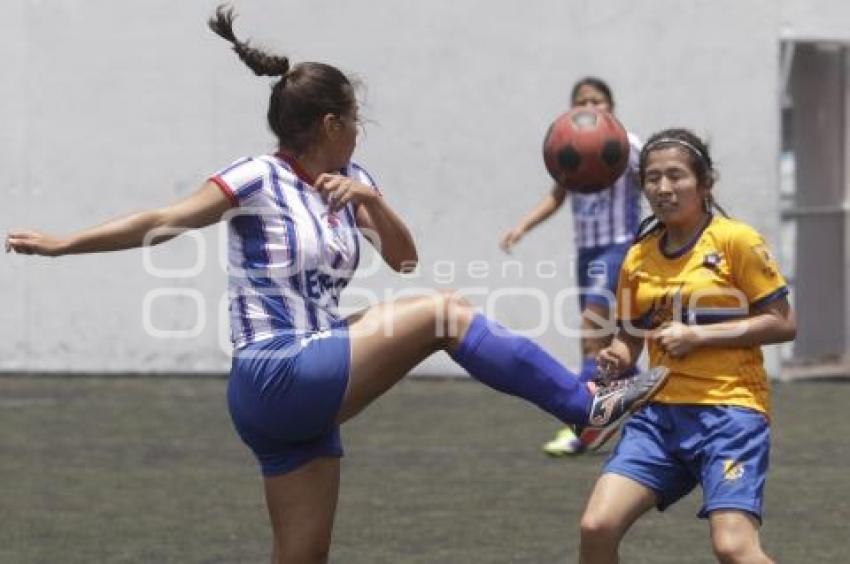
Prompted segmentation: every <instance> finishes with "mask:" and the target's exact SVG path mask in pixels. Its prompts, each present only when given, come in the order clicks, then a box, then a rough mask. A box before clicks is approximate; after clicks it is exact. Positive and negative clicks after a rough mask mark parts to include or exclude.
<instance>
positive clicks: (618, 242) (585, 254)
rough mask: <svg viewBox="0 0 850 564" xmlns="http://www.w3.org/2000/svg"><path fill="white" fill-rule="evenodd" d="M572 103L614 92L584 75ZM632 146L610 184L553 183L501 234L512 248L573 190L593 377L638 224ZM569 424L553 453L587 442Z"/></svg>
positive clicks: (584, 341) (552, 444) (608, 103)
mask: <svg viewBox="0 0 850 564" xmlns="http://www.w3.org/2000/svg"><path fill="white" fill-rule="evenodd" d="M571 100H572V107H574V108H578V107H591V108H593V109H596V110H599V111H604V112H613V111H614V95H613V94H612V93H611V89H610V88H609V87H608V84H606V83H605V82H604V81H603V80H601V79H599V78H595V77H586V78H583V79H581V80H579V81H578V82H576V83H575V85H573V89H572V94H571ZM628 137H629V144H630V146H631V151H630V153H629V162H628V165H627V167H626V171H625V172H624V173H623V174H622V176H620V178H618V179H617V180H616V182H614V184H612V185H611V186H609V187H607V188H605V189H603V190H600V191H598V192H594V193H592V194H579V193H570V192H568V191H567V189H566V187H564V186H560V185H558V184H555V185H554V186H553V187H552V190H551V191H550V193H549V194H547V195H546V196H545V197H544V198H543V199H542V200H541V201H540V202H539V203H538V204H537V206H535V208H534V209H532V210H531V211H530V212H529V213H528V214H527V215H526V216H525V217H523V218H522V220H520V222H519V223H518V224H517V225H516V226H515V227H514V228H513V229H511V230H510V231H508V232H507V233H505V235H503V237H502V241H501V246H502V249H503V250H505V252H510V250H511V249H512V248H513V246H514V245H516V244H517V243H518V242H519V240H520V239H522V237H523V236H524V235H525V234H526V233H528V232H529V231H531V230H532V229H534V228H535V227H536V226H537V225H539V224H540V223H542V222H544V221H545V220H546V219H548V218H549V217H551V216H552V214H554V213H555V212H556V211H558V210H559V209H560V208H561V206H562V205H563V203H564V201H565V200H566V198H567V196H568V195H569V197H570V201H571V205H572V206H571V207H572V217H573V232H574V243H575V247H576V249H577V257H576V258H577V261H576V279H577V282H578V287H579V288H580V289H581V292H580V294H579V309H580V310H581V314H582V338H581V354H582V366H581V370H580V372H579V377H580V378H581V379H582V380H583V381H589V380H591V379H593V378H595V377H596V376H597V366H596V355H597V354H598V353H599V351H600V350H602V348H604V347H605V346H607V345H608V343H610V341H611V337H612V335H608V334H605V333H606V332H605V330H604V329H603V328H602V326H600V324H599V323H598V322H597V321H596V320H597V319H609V316H610V312H611V308H612V303H611V302H612V300H613V296H614V293H615V292H616V290H617V275H618V274H619V272H620V265H621V264H622V263H623V258H624V257H625V256H626V251H628V249H629V246H631V244H632V242H633V241H634V237H635V235H636V234H637V228H638V224H639V223H640V184H639V182H638V179H637V167H638V154H639V153H640V140H639V139H638V138H637V136H636V135H635V134H633V133H629V134H628ZM587 446H589V445H588V444H584V443H583V442H582V440H581V439H580V438H579V437H578V436H576V433H575V431H574V429H573V428H572V427H571V426H567V427H564V428H562V429H561V430H559V431H558V432H557V434H556V435H555V437H554V438H553V439H552V440H551V441H548V442H547V443H545V444H544V445H543V451H544V452H545V453H546V454H548V455H550V456H564V455H568V454H577V453H580V452H582V451H583V450H584V449H585V447H587Z"/></svg>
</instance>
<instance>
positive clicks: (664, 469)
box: [603, 403, 770, 520]
mask: <svg viewBox="0 0 850 564" xmlns="http://www.w3.org/2000/svg"><path fill="white" fill-rule="evenodd" d="M769 455H770V426H769V424H768V422H767V419H766V418H765V416H764V415H763V414H762V413H759V412H758V411H755V410H752V409H747V408H743V407H734V406H712V405H704V406H703V405H699V406H698V405H665V404H659V403H652V404H649V405H648V406H646V407H645V408H643V409H642V410H640V411H639V412H637V413H636V414H635V415H633V416H632V417H631V419H629V421H628V422H627V423H626V425H625V426H624V427H623V433H622V436H621V438H620V442H619V443H618V444H617V446H616V448H615V449H614V452H613V453H612V454H611V457H610V458H609V459H608V461H607V462H606V463H605V466H604V468H603V472H608V473H613V474H620V475H622V476H626V477H627V478H631V479H632V480H635V481H636V482H639V483H641V484H643V485H644V486H646V487H648V488H650V489H651V490H654V491H655V493H656V494H657V495H658V509H659V510H661V511H663V510H664V509H666V508H667V507H669V506H670V505H672V504H673V503H675V502H676V501H677V500H679V499H680V498H682V497H684V496H685V495H687V494H688V493H689V492H690V491H691V490H693V489H694V487H695V486H696V485H697V484H699V485H701V486H702V492H703V504H702V508H701V509H700V511H699V513H698V517H701V518H705V517H708V514H709V513H711V512H712V511H715V510H718V509H737V510H741V511H746V512H748V513H750V514H752V515H753V516H755V517H756V518H757V519H759V520H761V512H762V501H763V496H764V483H765V479H766V477H767V466H768V458H769Z"/></svg>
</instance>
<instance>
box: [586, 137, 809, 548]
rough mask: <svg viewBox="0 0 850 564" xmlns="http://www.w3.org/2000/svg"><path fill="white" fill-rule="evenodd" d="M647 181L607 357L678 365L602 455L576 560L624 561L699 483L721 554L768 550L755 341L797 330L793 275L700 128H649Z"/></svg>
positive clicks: (626, 364)
mask: <svg viewBox="0 0 850 564" xmlns="http://www.w3.org/2000/svg"><path fill="white" fill-rule="evenodd" d="M640 179H641V184H642V185H643V189H644V194H645V196H646V198H647V200H648V201H649V204H650V206H651V208H652V212H653V214H654V215H653V217H652V218H651V219H650V220H649V221H648V222H645V224H644V226H643V229H642V230H641V232H640V234H639V236H638V241H637V243H636V244H635V245H634V246H633V247H632V248H631V249H630V250H629V253H628V255H627V256H626V259H625V262H624V264H623V269H622V271H621V272H620V280H619V286H618V289H617V312H618V321H619V324H620V326H619V330H618V333H617V336H616V337H615V339H614V341H613V342H612V344H611V345H610V346H609V347H607V348H605V349H603V350H602V351H601V352H600V354H599V364H600V367H601V368H602V369H603V370H606V371H607V373H608V374H612V375H614V374H619V373H622V372H623V371H625V370H627V369H629V368H630V367H631V366H633V365H634V363H635V361H636V360H637V358H638V356H640V353H641V352H642V350H643V347H644V344H645V343H646V344H648V347H649V358H650V364H651V365H652V366H659V365H663V366H666V367H667V368H669V370H670V377H669V379H668V381H667V383H666V384H665V385H664V387H663V388H662V389H661V390H660V391H659V393H658V394H657V395H656V396H655V398H654V399H653V401H652V403H650V404H649V405H647V406H646V407H645V408H643V409H642V410H641V411H639V412H637V413H636V414H635V415H634V416H633V417H632V418H631V419H630V420H629V421H628V422H627V423H626V425H625V427H624V428H623V433H622V436H621V439H620V442H619V443H618V445H617V446H616V448H615V450H614V452H613V453H612V454H611V457H610V458H609V459H608V461H607V462H606V463H605V466H604V468H603V474H602V476H601V477H600V478H599V480H598V481H597V483H596V486H595V487H594V490H593V493H592V494H591V496H590V499H589V501H588V504H587V508H586V509H585V512H584V515H583V517H582V521H581V562H582V563H583V564H596V563H611V562H617V561H618V547H619V543H620V540H621V539H622V537H623V535H625V533H626V531H627V530H628V529H629V527H630V526H631V525H632V523H634V522H635V521H636V520H637V518H638V517H640V516H641V515H642V514H644V513H645V512H647V511H648V510H649V509H651V508H652V507H658V508H659V509H660V510H663V509H664V508H666V507H668V506H669V505H670V504H672V503H674V502H675V501H677V500H678V499H680V498H681V497H683V496H685V495H686V494H687V493H688V492H690V491H691V490H692V489H693V488H695V487H696V486H697V485H700V486H701V487H702V491H703V505H702V508H701V510H700V512H699V516H700V517H702V518H708V521H709V525H710V528H711V541H712V546H713V549H714V552H715V555H716V557H717V558H718V560H719V561H720V562H724V563H727V562H736V563H737V562H748V563H762V562H765V563H767V562H771V560H770V559H769V558H768V557H767V556H766V555H765V553H764V552H763V550H762V548H761V545H760V543H759V535H758V530H759V526H760V524H761V508H762V497H763V491H764V483H765V478H766V473H767V466H768V454H769V449H770V426H769V411H770V405H769V399H768V384H767V377H766V375H765V371H764V367H763V366H762V355H761V351H760V346H761V345H763V344H768V343H779V342H783V341H789V340H792V339H793V338H794V336H795V333H796V325H795V321H794V316H793V313H792V311H791V308H790V306H789V304H788V299H787V294H788V290H787V288H786V286H785V280H784V279H783V278H782V275H781V274H780V273H779V270H778V268H777V265H776V262H775V261H774V259H773V257H772V255H771V254H770V251H769V250H768V248H767V246H766V244H765V242H764V239H763V238H762V237H761V236H760V235H759V234H758V233H757V232H756V231H755V230H754V229H753V228H752V227H750V226H748V225H746V224H744V223H741V222H739V221H734V220H732V219H728V218H727V217H725V214H723V213H722V210H720V208H719V207H718V206H717V205H716V203H715V201H714V197H713V195H712V188H713V186H714V179H715V172H714V169H713V166H712V162H711V156H710V155H709V152H708V148H707V147H706V145H705V143H703V141H702V140H701V139H699V137H697V136H696V135H694V134H693V133H691V132H690V131H688V130H684V129H668V130H665V131H662V132H660V133H657V134H656V135H654V136H652V137H651V138H650V139H649V140H648V141H647V144H646V145H645V146H644V147H643V150H642V151H641V156H640ZM715 209H717V210H719V211H720V212H721V214H722V216H718V215H715V214H714V213H713V210H715Z"/></svg>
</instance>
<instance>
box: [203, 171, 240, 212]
mask: <svg viewBox="0 0 850 564" xmlns="http://www.w3.org/2000/svg"><path fill="white" fill-rule="evenodd" d="M210 180H211V181H212V182H214V183H215V185H216V186H218V188H219V190H221V191H222V193H224V195H225V196H226V197H227V199H228V200H230V203H231V204H233V207H238V206H239V200H238V199H237V198H236V194H235V193H234V192H233V189H232V188H231V187H230V186H228V185H227V182H225V181H224V180H222V178H221V177H220V176H211V177H210Z"/></svg>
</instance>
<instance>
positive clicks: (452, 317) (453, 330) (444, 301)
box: [436, 290, 473, 338]
mask: <svg viewBox="0 0 850 564" xmlns="http://www.w3.org/2000/svg"><path fill="white" fill-rule="evenodd" d="M436 313H437V322H438V324H439V325H440V326H441V329H442V330H441V331H440V334H441V336H443V337H448V338H451V337H452V336H454V335H458V334H461V333H463V332H464V330H465V328H466V326H468V325H469V323H470V322H471V320H472V316H473V310H472V304H470V303H469V301H468V300H467V299H466V298H464V297H463V296H462V295H461V294H459V293H458V292H456V291H454V290H441V291H440V293H439V294H438V307H437V312H436Z"/></svg>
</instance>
